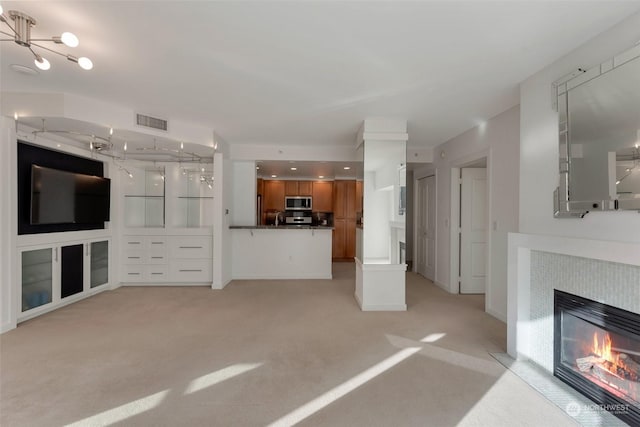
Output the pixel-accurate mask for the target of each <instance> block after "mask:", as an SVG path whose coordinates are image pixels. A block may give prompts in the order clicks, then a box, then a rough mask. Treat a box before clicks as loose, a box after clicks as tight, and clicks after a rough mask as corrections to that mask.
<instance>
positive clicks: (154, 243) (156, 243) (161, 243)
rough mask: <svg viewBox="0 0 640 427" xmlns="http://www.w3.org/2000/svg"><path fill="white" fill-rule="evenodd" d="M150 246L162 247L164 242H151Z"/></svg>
mask: <svg viewBox="0 0 640 427" xmlns="http://www.w3.org/2000/svg"><path fill="white" fill-rule="evenodd" d="M151 244H152V245H164V242H151Z"/></svg>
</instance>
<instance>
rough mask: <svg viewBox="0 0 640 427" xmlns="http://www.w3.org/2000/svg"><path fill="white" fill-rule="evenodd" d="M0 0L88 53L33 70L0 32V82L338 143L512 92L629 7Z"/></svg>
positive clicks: (500, 105) (458, 113)
mask: <svg viewBox="0 0 640 427" xmlns="http://www.w3.org/2000/svg"><path fill="white" fill-rule="evenodd" d="M0 4H2V6H3V8H4V9H5V10H9V9H17V10H20V11H22V12H25V13H28V14H30V15H32V16H33V17H34V18H36V20H37V21H38V24H37V26H36V27H35V28H34V29H33V36H34V37H49V36H52V35H58V34H60V33H61V32H62V31H72V32H74V33H76V35H77V36H78V37H79V38H80V46H79V47H78V48H76V49H67V48H65V49H66V50H68V51H69V53H73V54H74V55H76V56H89V57H90V58H91V59H92V60H93V63H94V69H93V70H92V71H90V72H86V71H83V70H81V69H80V68H79V67H77V66H75V65H74V64H71V63H69V62H68V61H66V60H65V59H64V58H62V57H57V56H54V55H51V54H48V55H46V56H47V58H48V59H49V61H50V62H51V65H52V67H51V70H50V71H48V72H40V73H39V74H38V75H37V76H28V75H24V74H20V73H17V72H15V71H13V70H11V69H10V68H9V67H10V65H11V64H22V65H28V66H31V67H32V68H35V67H33V60H32V57H31V56H30V54H29V52H28V50H27V49H25V48H22V47H18V46H17V45H15V44H13V43H9V42H5V43H1V44H0V67H1V68H0V72H1V76H0V85H1V88H2V90H5V91H6V90H10V91H34V92H68V93H73V94H78V95H83V96H87V97H92V98H98V99H103V100H105V101H108V102H111V103H114V104H118V105H122V106H125V107H127V108H130V109H133V110H135V111H138V112H142V113H145V114H150V115H156V116H158V117H163V118H168V119H169V120H171V119H179V120H184V121H189V122H194V123H197V124H199V125H204V126H210V127H211V128H212V129H214V130H215V131H216V132H217V133H218V134H219V135H221V136H222V138H224V139H225V140H227V141H228V142H230V143H231V144H240V143H271V144H281V145H282V144H302V145H305V144H329V145H349V144H353V141H354V139H355V135H356V131H357V129H358V127H359V125H360V124H361V123H362V120H363V119H364V118H367V117H374V116H388V117H398V118H404V119H407V120H408V123H409V146H410V147H419V146H434V145H437V144H439V143H441V142H444V141H446V140H448V139H450V138H452V137H454V136H456V135H458V134H460V133H461V132H463V131H465V130H467V129H469V128H471V127H473V126H475V125H477V124H478V123H481V122H482V121H484V120H486V119H489V118H491V117H493V116H494V115H496V114H498V113H500V112H502V111H504V110H506V109H508V108H510V107H512V106H514V105H516V104H517V103H518V97H519V95H518V84H519V83H520V82H521V81H523V80H524V79H526V78H527V77H528V76H530V75H532V74H534V73H535V72H537V71H538V70H540V69H541V68H543V67H544V66H546V65H547V64H549V63H551V62H553V61H554V60H556V59H557V58H559V57H561V56H563V55H564V54H566V53H567V52H569V51H570V50H572V49H574V48H575V47H577V46H579V45H581V44H582V43H584V42H585V41H587V40H588V39H589V38H591V37H593V36H595V35H596V34H598V33H600V32H601V31H603V30H605V29H607V28H609V27H611V26H613V25H614V24H616V23H617V22H619V21H620V20H622V19H623V18H625V17H626V16H628V15H630V14H632V13H634V12H636V11H638V10H640V2H639V1H612V0H607V1H514V2H508V1H503V2H498V1H491V2H490V1H469V2H460V1H446V2H445V1H424V2H399V1H394V2H321V1H310V2H275V1H261V2H231V1H225V2H222V1H219V2H213V1H194V2H186V1H178V2H173V1H138V2H133V1H118V2H115V1H84V2H71V1H23V2H0ZM3 28H4V24H3ZM5 29H6V28H5ZM624 48H627V47H625V46H621V49H624ZM43 56H45V53H44V52H43ZM578 65H582V66H590V65H593V64H576V66H578ZM558 77H560V76H558Z"/></svg>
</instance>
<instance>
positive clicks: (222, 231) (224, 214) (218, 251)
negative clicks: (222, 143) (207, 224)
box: [213, 152, 233, 289]
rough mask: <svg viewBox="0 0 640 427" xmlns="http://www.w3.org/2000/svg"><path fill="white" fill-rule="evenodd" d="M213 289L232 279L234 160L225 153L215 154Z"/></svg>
mask: <svg viewBox="0 0 640 427" xmlns="http://www.w3.org/2000/svg"><path fill="white" fill-rule="evenodd" d="M213 176H214V178H215V180H214V182H215V184H214V186H213V191H214V196H213V289H222V288H224V287H225V286H226V285H227V284H228V283H229V282H230V281H231V271H232V270H231V261H232V259H231V230H230V229H229V226H230V225H231V224H230V221H231V218H230V217H231V215H229V212H228V210H230V209H231V205H232V203H233V193H232V188H233V187H232V184H231V182H232V176H233V174H232V162H231V160H229V159H227V158H225V154H223V153H222V152H217V153H215V154H214V156H213Z"/></svg>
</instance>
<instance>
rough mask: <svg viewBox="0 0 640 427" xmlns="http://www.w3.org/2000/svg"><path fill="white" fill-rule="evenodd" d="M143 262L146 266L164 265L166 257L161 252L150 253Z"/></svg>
mask: <svg viewBox="0 0 640 427" xmlns="http://www.w3.org/2000/svg"><path fill="white" fill-rule="evenodd" d="M145 258H146V260H145V262H146V263H147V264H166V263H167V256H166V255H165V254H164V253H162V252H151V253H149V254H147V255H146V257H145Z"/></svg>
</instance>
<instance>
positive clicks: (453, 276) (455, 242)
mask: <svg viewBox="0 0 640 427" xmlns="http://www.w3.org/2000/svg"><path fill="white" fill-rule="evenodd" d="M491 154H492V153H491V149H486V150H482V151H478V152H476V153H473V154H470V155H468V156H465V157H462V158H460V159H458V160H456V161H455V162H453V163H452V165H451V177H450V179H451V211H450V218H449V225H450V226H449V232H450V242H451V245H450V252H449V260H450V262H449V292H451V293H454V294H459V293H460V233H459V228H460V169H462V168H465V167H470V166H473V165H474V164H477V163H478V162H479V161H482V160H483V159H486V161H487V166H486V169H487V200H486V203H487V219H486V221H487V224H486V226H487V257H486V266H485V267H486V272H487V275H486V281H487V282H486V287H485V294H484V296H485V304H484V305H485V308H486V307H487V302H488V301H490V298H491V288H492V281H491V277H492V276H491V247H492V238H491V231H492V228H491V222H492V221H493V212H492V208H491V201H492V200H493V174H492V170H491V165H492V162H491V157H492V155H491Z"/></svg>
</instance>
